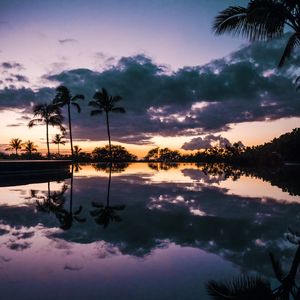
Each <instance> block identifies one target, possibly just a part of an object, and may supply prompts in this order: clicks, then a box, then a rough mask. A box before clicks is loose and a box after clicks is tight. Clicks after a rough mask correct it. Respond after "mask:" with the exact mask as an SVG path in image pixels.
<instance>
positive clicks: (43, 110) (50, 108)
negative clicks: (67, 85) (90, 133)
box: [28, 103, 65, 159]
mask: <svg viewBox="0 0 300 300" xmlns="http://www.w3.org/2000/svg"><path fill="white" fill-rule="evenodd" d="M33 116H34V119H32V120H31V121H30V122H29V123H28V127H29V128H31V127H33V126H36V125H41V124H44V125H46V138H47V153H48V154H47V156H48V159H49V158H50V147H49V125H51V126H58V127H59V128H60V130H62V131H63V132H64V131H65V128H64V127H63V126H62V121H63V116H62V114H61V110H60V108H59V107H58V106H57V105H53V104H47V103H43V104H37V105H35V106H34V108H33Z"/></svg>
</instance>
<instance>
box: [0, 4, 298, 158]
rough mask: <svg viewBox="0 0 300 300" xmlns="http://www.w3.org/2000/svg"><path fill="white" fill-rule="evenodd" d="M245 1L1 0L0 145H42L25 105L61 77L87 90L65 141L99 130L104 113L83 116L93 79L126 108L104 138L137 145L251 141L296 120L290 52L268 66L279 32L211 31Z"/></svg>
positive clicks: (82, 139)
mask: <svg viewBox="0 0 300 300" xmlns="http://www.w3.org/2000/svg"><path fill="white" fill-rule="evenodd" d="M246 4H247V1H244V0H240V1H234V0H228V1H218V0H214V1H207V0H185V1H183V0H152V1H144V0H135V1H134V0H123V1H120V0H119V1H117V0H106V1H102V0H85V1H83V0H72V1H71V0H68V1H67V0H64V1H63V0H60V1H57V0H52V1H44V0H26V1H20V0H1V1H0V36H1V44H0V151H1V150H3V149H5V148H6V147H7V143H8V142H9V140H10V139H11V138H13V137H18V138H21V139H22V140H28V139H31V140H33V141H35V143H36V144H37V145H38V146H39V150H41V151H44V150H45V148H46V146H45V128H43V126H41V127H36V128H33V129H28V127H27V124H28V121H29V120H30V119H31V118H32V107H33V105H34V104H36V103H44V102H50V101H51V100H52V99H53V97H54V95H55V87H57V86H58V85H60V84H63V85H66V86H67V87H68V88H70V90H71V91H72V93H73V94H76V93H80V94H84V95H85V97H86V99H85V100H84V101H82V103H81V104H82V113H81V114H77V113H76V112H75V111H74V112H73V119H74V139H75V141H74V144H78V145H80V146H81V147H82V148H83V149H84V150H87V151H91V150H92V149H93V148H94V147H95V146H99V145H104V144H105V143H106V141H107V136H106V128H105V122H104V118H103V117H101V116H97V117H93V118H92V117H90V116H89V113H90V108H89V107H88V105H87V104H88V102H89V100H91V99H92V97H93V94H94V93H95V91H96V90H99V89H101V88H102V87H105V88H107V89H108V91H109V93H111V94H112V95H121V96H122V98H123V100H122V102H120V104H122V105H123V107H124V108H125V109H126V114H125V115H111V130H112V139H113V142H114V143H119V144H122V145H124V146H126V147H127V148H128V149H129V150H130V151H133V152H134V153H136V154H138V155H139V156H142V155H144V154H145V153H146V152H147V151H148V150H149V149H150V148H152V147H154V146H156V145H157V146H160V147H165V146H167V147H170V148H174V149H175V148H176V149H180V150H181V151H188V150H195V149H198V148H201V147H207V146H210V145H214V144H220V145H221V144H222V143H226V142H227V141H228V140H229V141H231V142H237V141H242V142H243V143H244V144H245V145H254V144H259V143H263V142H265V141H269V140H271V139H272V138H274V137H276V136H278V135H280V134H282V133H285V132H288V131H291V130H292V129H293V128H295V127H297V126H299V125H298V124H299V121H300V119H299V114H300V105H299V103H300V102H299V101H298V99H299V95H297V93H296V92H295V86H294V84H293V79H294V78H295V76H296V75H297V69H296V67H295V66H297V65H299V57H298V56H297V55H296V53H295V55H294V56H293V58H292V59H291V60H290V61H289V62H288V64H287V65H286V66H285V67H284V68H282V69H280V70H278V69H277V68H276V64H277V62H278V60H279V57H280V54H281V53H282V50H283V47H284V43H285V40H286V38H287V36H288V34H286V36H285V37H283V38H282V39H280V40H276V41H272V42H269V43H255V44H249V43H248V42H247V41H245V40H242V39H239V38H236V37H231V36H215V35H214V34H213V32H212V23H213V20H214V17H215V16H216V15H217V13H218V12H220V11H221V10H222V9H224V8H226V7H228V6H229V5H246ZM298 73H299V72H298ZM58 132H59V131H58V130H57V129H55V128H53V129H51V132H50V138H51V136H53V135H54V134H55V133H58ZM51 148H52V149H53V151H55V149H56V147H55V145H51ZM68 148H69V145H68V144H67V145H66V146H63V147H62V149H64V150H65V151H68Z"/></svg>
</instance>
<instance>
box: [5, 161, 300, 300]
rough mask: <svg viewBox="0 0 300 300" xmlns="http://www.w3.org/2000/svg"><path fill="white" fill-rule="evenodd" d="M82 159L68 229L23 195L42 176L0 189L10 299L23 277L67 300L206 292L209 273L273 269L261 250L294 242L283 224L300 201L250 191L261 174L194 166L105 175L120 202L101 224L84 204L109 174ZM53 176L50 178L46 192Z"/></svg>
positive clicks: (136, 167)
mask: <svg viewBox="0 0 300 300" xmlns="http://www.w3.org/2000/svg"><path fill="white" fill-rule="evenodd" d="M81 168H82V169H81V170H80V171H79V172H78V173H75V176H74V186H73V191H74V195H73V211H75V210H77V208H78V207H79V206H82V207H83V210H82V216H83V217H85V218H86V219H87V221H86V222H85V223H82V224H79V223H76V222H74V224H73V227H72V228H71V229H70V230H69V231H65V232H64V231H62V230H60V229H59V222H58V220H57V219H56V218H55V216H54V215H53V214H43V213H41V212H37V211H36V209H35V202H34V201H33V200H30V199H27V197H28V196H29V195H30V190H41V191H43V192H46V191H47V183H43V184H30V185H27V186H16V187H9V188H1V189H0V195H1V197H0V198H1V201H0V253H1V255H0V268H1V273H0V282H1V284H0V285H1V288H2V290H4V294H5V295H11V297H10V298H9V299H15V298H18V296H19V295H20V294H19V292H20V291H23V292H24V293H25V295H26V293H28V289H26V286H28V285H29V282H35V283H36V285H35V288H34V289H35V291H38V290H39V291H40V292H41V291H44V292H46V296H45V297H49V298H51V297H52V298H53V297H54V296H55V297H57V295H56V294H55V293H58V291H59V293H61V294H63V295H66V294H68V295H69V296H70V295H74V297H75V298H74V299H82V298H83V294H85V297H88V298H89V299H98V298H99V295H102V294H104V293H105V292H106V293H111V295H112V296H111V299H114V297H115V298H117V297H118V296H119V295H120V293H121V294H122V295H125V296H123V297H125V299H126V297H127V298H128V299H132V298H133V299H135V298H134V297H137V298H136V299H141V298H142V299H148V298H146V297H149V299H174V295H175V292H176V295H181V293H184V292H187V291H188V292H187V295H186V297H185V298H184V299H194V297H195V294H197V295H200V298H201V296H202V298H201V299H205V298H204V296H203V295H204V294H203V293H204V290H203V283H204V282H205V281H206V280H208V279H212V278H214V279H216V278H226V277H227V278H228V277H230V276H233V275H236V274H238V273H239V272H240V271H242V272H248V271H258V272H261V273H262V274H264V275H268V276H270V275H272V272H271V268H270V263H269V261H268V259H267V258H266V257H267V255H266V253H267V251H268V250H272V251H274V252H275V253H277V254H280V255H282V256H284V257H286V259H288V258H291V257H292V253H293V251H294V248H293V246H292V245H291V244H289V243H288V242H287V241H285V239H284V233H285V232H286V228H287V226H289V225H292V226H295V227H296V228H297V227H298V225H299V217H300V207H299V205H298V204H297V203H288V202H287V203H283V202H282V201H281V200H282V197H283V196H286V195H287V194H286V195H285V194H284V193H283V192H282V193H281V194H280V193H278V194H276V193H275V191H276V190H275V189H274V190H273V194H270V195H269V197H268V199H265V198H264V199H263V201H262V197H263V196H259V194H252V195H251V194H249V192H248V191H251V188H250V187H253V185H255V186H256V193H258V192H257V191H258V190H260V194H261V195H264V194H265V193H266V191H267V190H268V189H269V188H270V187H272V186H271V184H270V183H268V182H263V181H262V180H258V179H253V178H244V177H242V178H241V180H237V181H236V182H234V184H239V187H241V186H242V185H243V186H244V188H245V189H244V190H243V189H240V190H241V191H242V192H239V189H238V188H237V187H236V186H233V187H231V185H232V182H231V180H230V179H229V180H224V178H222V176H221V177H220V176H218V177H214V176H212V175H209V176H207V175H205V174H204V173H202V172H201V171H200V170H199V169H197V168H196V166H195V165H191V164H185V165H180V166H178V168H177V169H174V168H173V169H170V170H169V171H155V170H152V169H150V168H148V166H147V165H146V164H132V165H130V166H129V167H128V169H127V170H126V171H125V172H123V173H113V174H112V182H111V190H110V195H111V197H110V205H112V206H113V205H118V204H124V205H126V208H125V209H124V210H123V211H120V212H118V214H119V215H120V217H121V218H122V222H120V223H114V222H112V223H111V224H109V226H108V228H106V229H103V228H102V227H101V226H99V225H96V224H95V223H94V220H93V218H92V217H91V216H90V215H89V212H90V210H91V209H92V208H91V202H92V201H96V202H98V203H105V201H106V192H107V183H108V174H107V173H104V172H102V171H101V172H98V171H96V170H95V169H93V168H90V166H85V165H82V166H81ZM158 174H164V175H161V177H159V176H158ZM167 174H169V178H167ZM177 176H178V177H177ZM152 179H153V180H152ZM160 179H161V180H160ZM184 179H185V181H184ZM66 183H67V184H68V185H70V180H69V179H68V180H66ZM62 185H63V183H62V182H61V183H55V182H51V184H50V186H51V191H54V190H56V191H58V190H60V189H61V187H62ZM194 187H200V188H199V189H194ZM270 191H271V190H270ZM69 193H70V189H69V190H68V191H67V192H66V199H67V202H66V203H65V208H66V209H68V207H69ZM8 195H10V198H9V201H7V200H5V199H7V196H8ZM290 197H291V196H290ZM297 198H298V197H295V199H297ZM3 199H4V200H3ZM18 201H19V202H18ZM8 202H9V203H8ZM229 262H230V263H229ZM231 263H234V265H233V266H232V265H231ZM183 277H184V279H183ZM78 282H80V284H78ZM13 285H14V286H18V289H12V288H11V287H12V286H13ZM53 286H55V287H56V288H55V289H53ZM78 286H80V291H79V290H78V288H77V287H78ZM154 286H155V287H156V288H155V289H153V287H154ZM51 287H52V289H51ZM142 293H145V294H146V296H144V297H142V296H141V295H142ZM156 293H159V294H160V297H161V298H159V296H157V294H156ZM133 294H134V295H135V296H134V297H133V296H132V295H133ZM76 297H77V298H76ZM96 297H98V298H96ZM46 299H47V298H46Z"/></svg>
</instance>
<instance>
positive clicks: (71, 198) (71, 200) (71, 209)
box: [70, 164, 74, 215]
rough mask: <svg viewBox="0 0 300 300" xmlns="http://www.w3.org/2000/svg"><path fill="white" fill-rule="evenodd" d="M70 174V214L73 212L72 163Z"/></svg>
mask: <svg viewBox="0 0 300 300" xmlns="http://www.w3.org/2000/svg"><path fill="white" fill-rule="evenodd" d="M71 172H72V174H71V190H70V215H72V214H73V177H74V164H72V171H71Z"/></svg>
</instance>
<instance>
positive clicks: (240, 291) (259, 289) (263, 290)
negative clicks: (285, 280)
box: [206, 276, 273, 300]
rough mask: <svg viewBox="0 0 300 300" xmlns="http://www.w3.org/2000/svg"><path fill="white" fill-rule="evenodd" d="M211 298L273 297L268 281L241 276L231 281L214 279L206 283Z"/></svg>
mask: <svg viewBox="0 0 300 300" xmlns="http://www.w3.org/2000/svg"><path fill="white" fill-rule="evenodd" d="M206 289H207V292H208V294H209V295H210V296H211V297H212V299H215V300H220V299H245V300H246V299H265V300H268V299H273V295H272V290H271V287H270V283H269V282H267V281H266V280H264V279H262V278H260V277H253V276H242V277H240V278H237V279H235V280H233V281H231V282H227V283H223V282H217V281H214V280H211V281H209V282H208V283H207V284H206Z"/></svg>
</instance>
